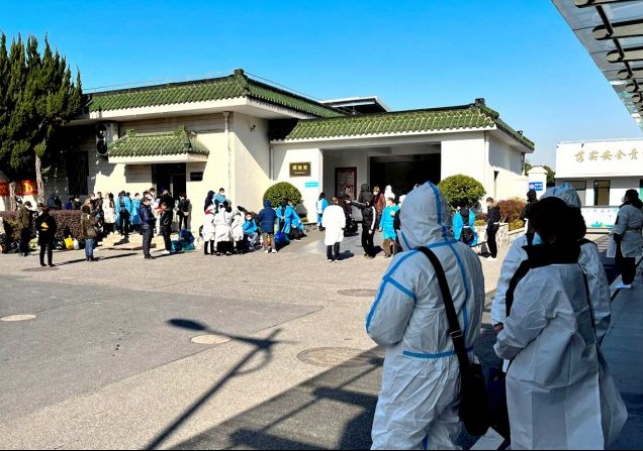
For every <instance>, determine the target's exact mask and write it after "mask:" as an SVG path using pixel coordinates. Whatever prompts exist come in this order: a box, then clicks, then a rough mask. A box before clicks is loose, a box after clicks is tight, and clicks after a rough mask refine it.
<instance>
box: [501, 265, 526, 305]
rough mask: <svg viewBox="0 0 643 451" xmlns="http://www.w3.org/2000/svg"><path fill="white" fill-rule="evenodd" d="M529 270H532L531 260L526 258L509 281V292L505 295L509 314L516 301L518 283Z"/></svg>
mask: <svg viewBox="0 0 643 451" xmlns="http://www.w3.org/2000/svg"><path fill="white" fill-rule="evenodd" d="M529 271H531V263H530V262H529V260H525V261H523V262H522V263H521V264H520V266H519V267H518V270H517V271H516V273H515V274H514V276H513V277H512V278H511V281H510V282H509V288H508V289H507V294H506V296H505V304H506V309H507V312H506V314H507V316H509V315H511V307H512V306H513V303H514V296H515V294H516V288H517V287H518V284H519V283H520V281H521V280H522V279H524V278H525V276H526V275H527V273H528V272H529Z"/></svg>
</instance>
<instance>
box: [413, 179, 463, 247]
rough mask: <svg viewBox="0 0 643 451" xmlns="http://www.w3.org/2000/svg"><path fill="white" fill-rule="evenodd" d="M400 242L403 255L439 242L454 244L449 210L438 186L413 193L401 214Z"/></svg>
mask: <svg viewBox="0 0 643 451" xmlns="http://www.w3.org/2000/svg"><path fill="white" fill-rule="evenodd" d="M400 222H401V226H402V228H401V231H400V242H401V244H402V247H403V248H404V250H405V251H408V250H411V249H415V248H417V247H420V246H427V245H430V244H435V243H440V242H454V241H455V239H454V238H453V234H452V233H451V230H450V228H451V209H450V208H449V204H448V203H447V201H446V199H445V198H444V195H443V194H442V192H441V191H440V190H439V189H438V187H437V186H435V185H434V184H432V183H430V182H428V183H425V184H424V185H422V186H420V187H418V188H416V189H414V190H413V191H411V193H410V194H409V195H408V196H407V197H406V199H405V200H404V205H403V206H402V210H401V212H400Z"/></svg>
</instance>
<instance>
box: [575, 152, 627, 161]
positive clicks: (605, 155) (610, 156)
mask: <svg viewBox="0 0 643 451" xmlns="http://www.w3.org/2000/svg"><path fill="white" fill-rule="evenodd" d="M574 157H575V158H576V162H577V163H584V162H585V161H599V160H602V161H613V160H614V159H616V160H618V161H623V160H625V159H629V160H630V161H638V159H639V151H638V150H637V149H632V150H630V151H629V153H625V152H623V149H618V150H617V151H611V150H604V151H602V152H599V151H598V150H591V151H588V152H587V153H586V152H585V151H584V150H580V151H578V152H576V153H575V154H574Z"/></svg>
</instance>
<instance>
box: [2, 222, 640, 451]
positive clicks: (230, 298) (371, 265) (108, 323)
mask: <svg viewBox="0 0 643 451" xmlns="http://www.w3.org/2000/svg"><path fill="white" fill-rule="evenodd" d="M318 238H319V235H316V234H315V233H312V234H311V237H310V238H308V239H307V240H304V241H301V242H296V243H293V244H292V245H291V246H290V247H288V248H286V249H285V250H284V251H283V252H281V253H279V254H276V255H275V254H270V255H266V254H264V253H262V252H261V253H259V252H258V253H254V254H249V255H245V256H232V257H206V256H204V255H203V254H202V253H201V252H199V251H196V252H191V253H186V254H180V255H173V256H167V257H165V256H164V257H160V258H157V259H156V260H154V261H144V260H143V258H142V255H141V254H140V252H131V251H120V252H119V251H103V250H101V251H99V252H98V253H97V256H99V257H100V258H101V261H100V262H98V263H93V264H89V263H86V262H85V261H84V258H83V256H84V254H83V251H67V252H57V253H56V254H55V256H54V260H55V263H56V264H57V266H56V267H55V268H52V269H50V268H46V269H41V268H40V267H39V265H38V259H37V257H35V256H31V257H29V258H21V257H18V256H15V255H9V256H2V257H0V286H1V287H2V289H1V291H0V293H1V294H0V299H1V300H2V301H1V302H0V318H4V319H21V318H20V317H18V318H12V317H13V316H14V315H34V316H35V318H33V319H31V320H26V321H2V322H0V361H1V362H2V366H1V367H0V411H1V412H2V413H3V414H2V416H0V448H10V449H37V448H46V449H54V448H55V449H86V448H94V449H106V448H109V449H118V448H124V449H142V448H162V449H169V448H175V449H213V448H230V449H363V448H366V447H369V446H370V425H371V422H372V416H373V412H374V408H375V403H376V400H377V393H378V390H379V384H380V377H381V364H382V357H383V354H382V352H381V350H379V349H376V348H375V345H374V343H373V342H372V341H371V340H370V339H369V338H368V337H367V336H366V333H365V331H364V317H365V314H366V312H367V310H368V308H369V307H370V304H371V302H372V300H373V297H374V295H375V290H376V289H377V286H378V284H379V281H380V279H381V277H382V274H383V273H384V271H385V270H386V268H387V266H388V263H389V260H386V259H384V258H381V257H378V258H376V259H375V260H372V261H367V260H365V259H364V258H363V257H362V256H361V248H359V246H358V239H357V238H351V239H349V240H348V241H347V242H346V243H345V246H344V248H345V250H346V253H345V258H344V260H342V261H341V262H340V263H337V264H329V263H328V262H327V261H326V259H325V256H324V255H323V253H322V252H323V245H322V244H321V243H320V242H319V241H318ZM599 243H601V241H599ZM156 255H159V256H160V254H158V253H157V254H156ZM501 257H502V255H501ZM500 265H501V259H499V261H498V262H487V261H483V267H484V269H485V275H486V279H487V281H486V282H487V287H486V288H487V290H488V292H489V296H488V302H489V303H490V301H491V298H492V294H493V290H494V289H495V281H496V279H497V276H498V273H499V270H500ZM641 291H643V289H642V288H641V286H640V285H637V289H636V290H635V291H632V292H628V293H619V294H617V295H616V297H615V312H614V324H613V329H612V331H611V332H610V335H609V336H608V338H607V340H606V344H605V352H606V355H607V357H608V360H609V361H610V363H612V365H613V370H614V372H615V374H616V376H617V380H618V382H619V383H620V384H622V385H621V388H622V390H623V392H624V398H625V399H626V401H627V402H628V407H629V408H630V413H631V420H630V423H629V424H628V425H627V427H626V431H625V432H624V435H623V437H622V439H621V441H620V442H619V447H620V449H635V448H636V446H635V445H637V444H638V445H639V447H640V444H641V443H642V437H641V432H640V431H641V430H643V428H642V427H643V422H642V419H641V415H642V413H643V412H642V411H641V406H642V401H643V396H642V395H641V394H642V393H643V390H642V389H641V382H640V378H639V377H638V375H637V374H636V373H635V371H636V370H635V369H633V366H634V367H635V366H636V365H638V364H639V363H640V361H641V360H642V358H643V355H641V354H642V353H641V346H640V345H639V343H638V341H636V340H640V338H641V335H642V333H641V329H642V327H643V326H642V324H643V306H642V305H641V302H640V299H641ZM489 305H490V304H488V306H487V309H486V313H485V318H484V322H485V324H484V326H483V336H482V337H481V339H480V341H479V343H478V345H477V351H476V352H477V354H478V355H479V356H480V357H481V359H482V360H483V362H485V363H486V364H488V365H489V364H493V363H494V362H495V356H493V352H492V350H491V345H492V344H493V340H494V335H493V332H492V331H491V330H490V324H489ZM635 337H636V338H635ZM193 340H194V341H193ZM195 341H196V342H195ZM624 346H625V347H624ZM635 363H636V365H635ZM494 443H495V442H494V438H493V437H487V438H485V439H483V440H480V441H478V443H477V444H476V440H473V439H470V438H468V437H466V436H463V437H462V438H461V444H462V445H463V446H464V447H465V448H469V447H471V446H476V447H478V448H481V447H485V446H489V448H488V449H491V447H492V446H493V445H494ZM496 446H497V445H496Z"/></svg>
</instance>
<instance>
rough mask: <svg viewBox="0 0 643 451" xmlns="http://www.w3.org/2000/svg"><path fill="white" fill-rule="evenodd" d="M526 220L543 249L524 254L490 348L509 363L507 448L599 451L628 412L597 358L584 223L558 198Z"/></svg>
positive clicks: (531, 248) (543, 204)
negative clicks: (506, 311) (584, 265)
mask: <svg viewBox="0 0 643 451" xmlns="http://www.w3.org/2000/svg"><path fill="white" fill-rule="evenodd" d="M532 220H533V224H534V227H535V230H536V233H537V234H538V235H537V236H539V237H540V240H541V241H542V243H541V244H537V245H533V246H528V247H527V248H526V252H527V255H528V260H527V261H528V265H529V268H528V271H526V272H525V273H524V274H522V275H521V278H520V280H519V281H518V283H515V284H512V287H511V288H510V291H509V293H508V294H507V296H508V298H513V299H514V302H513V305H512V308H511V312H510V315H509V316H507V317H506V318H505V322H504V328H503V330H502V331H501V332H500V334H498V341H497V343H496V345H495V351H496V354H497V355H498V357H500V358H502V359H506V360H511V361H512V362H511V365H510V367H509V371H508V372H507V379H506V384H507V407H508V412H509V419H510V426H511V446H512V449H514V450H527V449H529V450H531V449H569V450H573V449H577V450H584V449H605V448H606V447H607V446H609V444H610V443H611V442H612V441H613V440H615V439H616V438H617V437H618V435H619V434H620V431H621V429H622V427H623V425H624V424H625V421H626V419H627V411H626V409H625V405H624V404H623V401H622V399H621V397H620V394H619V393H618V390H617V388H616V385H615V383H614V380H613V379H612V377H611V375H610V373H609V370H608V368H607V364H606V363H605V360H604V359H603V357H602V355H601V352H600V348H599V345H598V340H597V336H596V330H595V320H594V318H593V309H592V306H591V303H590V297H589V292H588V287H587V284H586V279H585V275H584V274H583V270H582V268H581V266H580V265H579V264H578V260H579V258H580V256H581V247H580V243H579V240H580V239H581V238H582V237H583V236H584V235H585V232H586V227H585V221H584V220H583V217H582V215H581V213H580V210H578V209H577V208H572V207H569V206H568V205H567V204H566V203H565V202H564V201H563V200H561V199H558V198H556V197H550V198H546V199H541V200H540V202H538V203H537V204H536V205H534V207H533V209H532ZM537 241H538V240H535V242H537Z"/></svg>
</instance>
